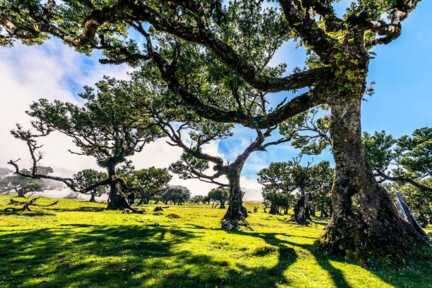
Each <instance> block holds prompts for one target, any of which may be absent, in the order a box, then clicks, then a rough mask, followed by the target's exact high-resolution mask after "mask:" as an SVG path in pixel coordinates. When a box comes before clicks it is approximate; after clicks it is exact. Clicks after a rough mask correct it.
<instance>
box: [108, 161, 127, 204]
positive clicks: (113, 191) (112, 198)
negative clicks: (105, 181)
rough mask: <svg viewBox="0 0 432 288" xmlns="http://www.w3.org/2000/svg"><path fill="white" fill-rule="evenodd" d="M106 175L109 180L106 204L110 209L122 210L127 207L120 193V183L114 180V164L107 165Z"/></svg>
mask: <svg viewBox="0 0 432 288" xmlns="http://www.w3.org/2000/svg"><path fill="white" fill-rule="evenodd" d="M107 169H108V177H109V179H110V180H111V181H110V184H109V186H110V192H109V195H108V206H107V209H110V210H123V209H127V208H129V205H128V203H127V201H126V199H125V198H124V197H123V195H121V193H120V191H121V187H120V183H118V182H117V181H116V180H117V179H116V173H115V165H111V166H108V168H107Z"/></svg>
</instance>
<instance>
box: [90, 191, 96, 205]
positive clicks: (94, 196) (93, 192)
mask: <svg viewBox="0 0 432 288" xmlns="http://www.w3.org/2000/svg"><path fill="white" fill-rule="evenodd" d="M90 202H96V191H95V190H92V191H91V194H90Z"/></svg>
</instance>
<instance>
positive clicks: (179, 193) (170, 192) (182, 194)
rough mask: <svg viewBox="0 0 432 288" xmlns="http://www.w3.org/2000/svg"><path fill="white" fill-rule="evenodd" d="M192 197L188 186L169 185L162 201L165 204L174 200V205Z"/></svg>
mask: <svg viewBox="0 0 432 288" xmlns="http://www.w3.org/2000/svg"><path fill="white" fill-rule="evenodd" d="M190 197H191V194H190V191H189V189H188V188H186V187H184V186H180V185H172V186H168V187H167V188H166V189H165V191H164V193H163V194H162V201H163V202H164V203H165V204H168V203H169V202H172V203H173V204H174V205H176V204H177V205H181V204H183V203H185V202H187V201H189V199H190Z"/></svg>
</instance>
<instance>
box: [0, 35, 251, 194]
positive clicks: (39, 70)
mask: <svg viewBox="0 0 432 288" xmlns="http://www.w3.org/2000/svg"><path fill="white" fill-rule="evenodd" d="M127 72H128V68H127V67H125V66H114V65H112V66H110V65H101V64H98V62H97V58H96V57H88V56H85V55H82V54H78V53H76V52H75V51H74V50H73V49H71V48H69V47H67V46H65V45H63V44H61V43H59V42H58V41H55V40H52V41H49V42H47V43H46V44H44V45H41V46H37V47H35V46H33V47H28V46H23V45H16V47H14V48H0V97H1V99H2V105H0V123H1V125H0V137H1V139H2V142H1V146H0V148H1V149H0V167H4V166H6V162H7V161H8V160H11V159H14V160H15V159H18V158H20V159H22V160H21V162H20V164H21V165H22V167H26V166H28V165H29V164H30V159H29V155H28V151H27V150H26V146H25V145H24V143H22V142H21V141H19V140H17V139H15V138H13V137H12V135H11V134H10V130H11V129H14V128H15V124H16V123H21V124H23V125H24V127H29V123H30V119H29V117H28V116H27V115H26V114H25V110H27V109H28V107H29V105H30V104H31V103H32V102H33V101H35V100H37V99H39V98H47V99H49V100H55V99H58V100H62V101H69V102H73V103H75V104H79V102H78V101H79V100H78V98H77V97H76V95H75V93H76V92H78V91H79V90H80V89H81V87H82V86H83V85H92V84H94V83H95V82H96V81H98V80H99V79H101V77H102V76H103V75H110V76H112V77H116V78H121V79H125V78H127V77H128V76H127ZM41 144H43V145H44V147H43V149H42V152H43V155H44V159H43V161H42V165H48V166H52V167H53V168H54V169H55V173H56V174H58V175H61V176H70V175H71V174H72V173H74V172H76V171H79V170H81V169H85V168H97V165H96V161H95V160H94V159H93V158H92V157H85V156H77V155H72V154H70V153H69V152H68V149H72V150H75V151H76V150H77V149H76V147H75V146H74V144H73V143H72V141H71V139H69V138H67V137H66V136H64V135H62V134H60V133H53V134H51V135H50V136H49V137H47V138H45V139H43V140H42V141H41ZM233 144H234V145H232V147H234V146H237V145H240V146H242V145H244V141H243V140H240V143H235V142H234V143H233ZM218 146H219V145H218V143H217V142H214V143H210V144H209V145H207V146H206V147H205V151H206V152H208V153H210V154H212V155H223V153H222V152H221V151H219V147H218ZM233 149H234V148H233ZM181 153H182V150H181V149H180V148H176V147H172V146H170V145H168V144H167V143H166V141H165V139H159V140H157V141H155V142H154V143H150V144H149V145H147V146H146V147H145V148H144V150H143V152H142V153H138V154H136V155H134V156H133V157H131V160H133V162H134V164H135V166H136V168H146V167H151V166H155V167H161V168H167V167H168V166H169V165H170V164H171V163H173V162H175V161H176V160H178V159H179V157H180V155H181ZM172 184H175V185H184V186H186V187H188V188H189V189H190V190H191V192H192V194H194V195H197V194H201V195H204V194H207V192H208V191H209V190H210V189H211V188H213V187H215V186H214V185H212V184H208V183H204V182H201V181H199V180H182V179H180V178H179V177H178V176H177V175H174V177H173V180H172ZM257 185H258V184H257V183H256V182H254V180H250V178H246V177H242V186H243V187H245V188H246V189H247V191H248V192H247V193H246V199H254V200H255V199H258V198H257V197H258V196H257V195H258V194H259V193H257V191H259V188H257V187H259V186H257ZM246 189H245V190H246ZM250 191H251V192H250ZM249 195H251V197H252V198H250V197H249Z"/></svg>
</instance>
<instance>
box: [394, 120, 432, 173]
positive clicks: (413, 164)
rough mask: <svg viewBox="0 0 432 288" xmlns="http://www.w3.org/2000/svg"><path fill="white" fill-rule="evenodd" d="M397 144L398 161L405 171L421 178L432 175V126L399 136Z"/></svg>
mask: <svg viewBox="0 0 432 288" xmlns="http://www.w3.org/2000/svg"><path fill="white" fill-rule="evenodd" d="M397 144H398V148H397V150H396V153H400V154H401V158H400V161H399V163H400V164H401V165H402V166H403V167H404V169H406V170H407V173H409V174H413V175H415V177H416V178H421V179H422V178H426V177H432V128H429V127H424V128H420V129H416V130H414V132H413V133H412V135H411V136H403V137H401V138H400V139H399V140H398V143H397Z"/></svg>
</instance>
